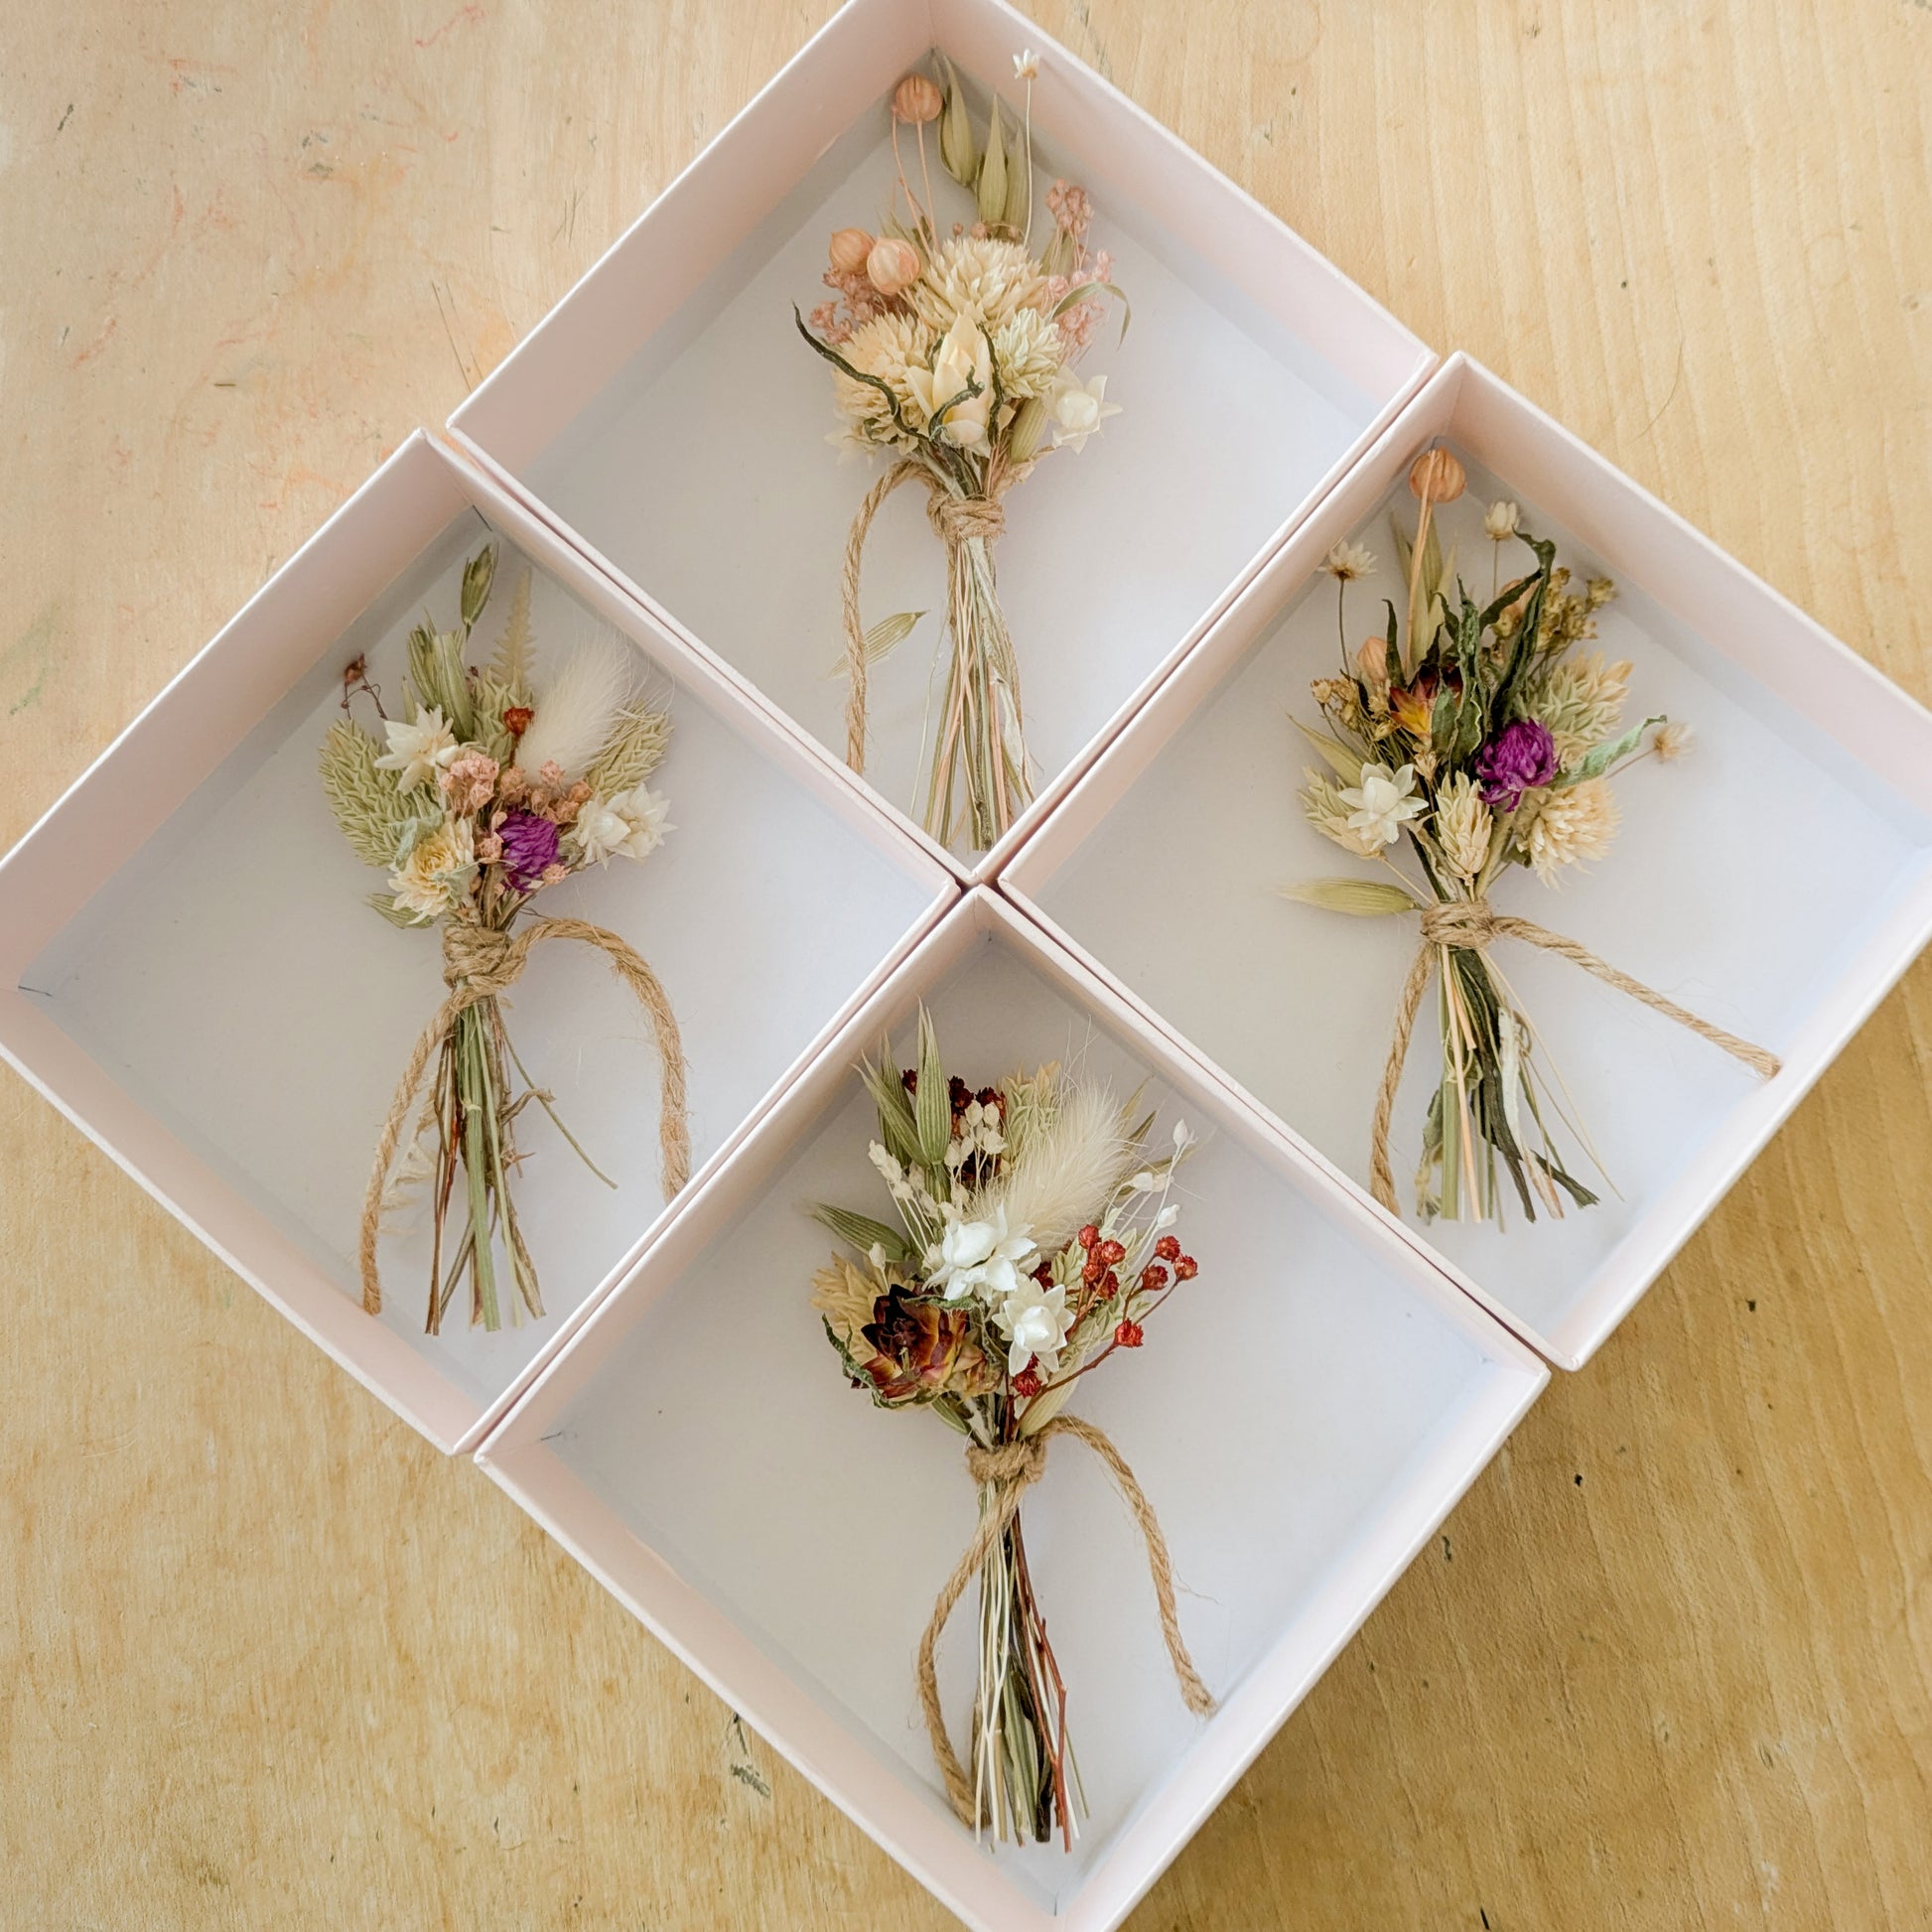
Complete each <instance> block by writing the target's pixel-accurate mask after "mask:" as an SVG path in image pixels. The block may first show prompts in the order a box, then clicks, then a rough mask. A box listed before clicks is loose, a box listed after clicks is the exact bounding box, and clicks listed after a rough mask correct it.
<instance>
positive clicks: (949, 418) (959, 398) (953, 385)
mask: <svg viewBox="0 0 1932 1932" xmlns="http://www.w3.org/2000/svg"><path fill="white" fill-rule="evenodd" d="M905 376H906V381H907V383H908V384H909V386H910V388H911V390H912V396H913V399H914V400H915V401H916V402H917V403H918V405H919V407H920V409H921V410H923V411H924V413H925V417H926V420H927V421H928V422H931V421H933V420H934V419H935V418H937V417H939V413H940V411H941V410H944V411H945V415H944V417H943V419H942V420H940V421H939V422H938V423H937V425H936V427H935V428H934V430H933V432H932V433H933V435H935V436H938V437H943V438H944V439H945V440H946V441H947V442H948V443H952V444H955V445H956V446H957V447H958V448H960V449H962V450H973V449H978V448H979V447H980V446H981V445H982V444H983V443H984V442H985V441H986V425H987V418H988V414H989V412H990V411H991V409H992V407H993V347H992V345H991V344H990V343H988V341H987V340H986V332H985V330H983V329H982V328H980V326H979V324H978V323H976V322H974V321H973V320H972V318H971V317H970V316H958V317H955V318H954V321H953V326H952V327H951V328H950V329H948V330H947V331H946V337H945V341H943V342H942V343H941V344H940V345H939V351H938V353H937V354H936V355H935V356H934V357H933V358H932V367H931V368H930V369H929V370H927V369H920V368H908V369H907V370H906V372H905Z"/></svg>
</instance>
